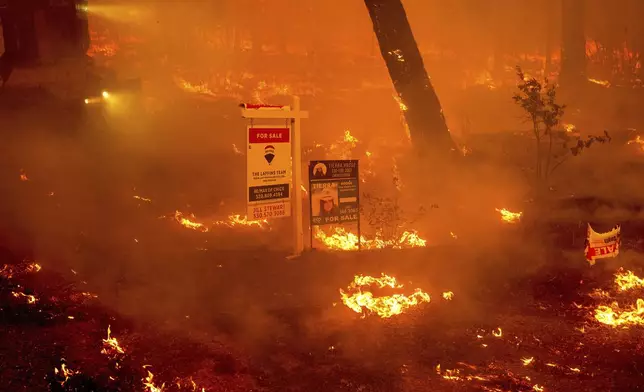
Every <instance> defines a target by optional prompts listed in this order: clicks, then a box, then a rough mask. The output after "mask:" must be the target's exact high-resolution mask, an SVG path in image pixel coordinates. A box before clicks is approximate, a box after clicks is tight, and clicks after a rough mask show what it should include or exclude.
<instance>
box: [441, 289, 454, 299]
mask: <svg viewBox="0 0 644 392" xmlns="http://www.w3.org/2000/svg"><path fill="white" fill-rule="evenodd" d="M453 298H454V293H452V292H451V291H446V292H444V293H443V299H444V300H446V301H451V300H452V299H453Z"/></svg>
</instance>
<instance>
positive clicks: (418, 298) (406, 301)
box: [340, 274, 430, 318]
mask: <svg viewBox="0 0 644 392" xmlns="http://www.w3.org/2000/svg"><path fill="white" fill-rule="evenodd" d="M372 285H375V286H377V287H378V288H381V289H382V288H384V287H389V288H397V289H400V288H402V287H403V285H402V284H398V282H397V281H396V278H394V277H393V276H388V275H385V274H382V276H381V277H380V278H374V277H371V276H362V275H356V276H355V277H354V279H353V282H351V284H350V285H349V287H348V288H347V291H346V292H345V291H344V290H342V289H340V295H341V296H342V302H343V303H344V304H345V305H346V306H347V307H348V308H350V309H351V310H353V311H354V312H356V313H362V314H363V317H366V314H367V312H368V313H373V314H376V315H378V316H379V317H380V318H389V317H392V316H396V315H399V314H402V313H403V312H404V311H405V310H406V309H408V308H410V307H413V306H417V305H419V304H421V303H423V302H429V301H430V297H429V294H427V293H425V292H423V291H422V290H421V289H416V290H415V291H414V293H413V294H411V295H409V296H406V295H404V294H393V295H389V296H381V297H375V296H374V294H373V293H372V292H370V291H367V290H365V288H367V287H369V286H372Z"/></svg>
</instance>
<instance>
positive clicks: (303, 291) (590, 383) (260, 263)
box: [0, 249, 643, 391]
mask: <svg viewBox="0 0 644 392" xmlns="http://www.w3.org/2000/svg"><path fill="white" fill-rule="evenodd" d="M380 253H381V254H379V255H377V254H374V253H371V252H365V253H363V254H361V255H346V254H342V255H329V254H318V255H310V256H308V257H305V258H303V259H300V260H291V261H286V260H284V259H283V258H281V257H279V256H278V255H272V256H271V257H266V256H264V257H263V258H258V257H257V255H258V253H255V254H246V255H244V254H240V253H231V254H228V255H220V256H228V258H232V256H234V261H232V260H231V262H222V263H223V265H222V266H221V267H218V266H215V265H214V264H210V266H209V267H203V265H202V266H199V265H198V263H196V262H194V261H185V263H184V264H183V265H182V268H181V270H182V271H184V272H183V275H184V276H176V278H177V280H181V279H182V278H184V277H185V276H188V275H189V276H192V277H193V279H194V281H195V286H198V282H199V279H208V280H209V281H211V283H212V285H211V287H201V288H200V289H197V290H195V292H194V293H193V296H192V298H191V299H188V298H187V297H186V298H184V299H182V300H175V301H174V302H175V303H180V304H181V305H182V306H183V310H184V313H188V314H186V315H185V316H184V317H181V316H180V314H181V312H180V311H178V310H177V309H176V308H175V309H168V310H167V312H166V313H165V314H163V315H161V314H155V315H148V316H146V317H142V315H143V314H144V313H146V312H145V310H143V309H145V308H148V307H154V306H155V305H156V306H158V305H159V304H158V302H162V301H164V299H163V297H162V296H157V295H154V293H153V291H152V290H149V289H145V290H144V291H145V292H146V293H148V294H150V295H146V296H145V297H144V298H138V299H137V305H136V307H137V308H138V309H139V312H138V314H137V315H132V314H131V315H127V314H123V313H120V314H119V312H118V311H115V310H113V309H114V308H117V307H118V306H117V305H116V306H115V305H114V304H109V303H103V302H102V297H101V295H100V294H99V297H98V298H96V299H94V298H87V297H84V296H82V295H79V294H78V293H81V292H84V290H88V289H87V287H92V284H91V282H87V283H83V282H82V281H79V280H75V281H70V280H68V279H66V278H65V277H64V276H62V275H60V274H58V273H54V272H51V271H48V270H47V265H46V264H44V268H43V270H41V271H40V272H37V273H25V274H23V275H20V276H16V277H14V278H13V279H11V280H6V279H5V280H3V281H2V282H1V289H0V290H1V291H0V298H1V301H2V310H1V313H0V314H1V316H2V319H1V323H2V324H1V325H2V329H3V334H2V336H1V337H0V362H1V365H2V366H1V367H0V368H1V369H2V372H1V374H2V380H3V390H7V391H23V390H24V391H32V390H33V391H37V390H48V388H51V390H79V391H90V390H101V391H121V390H123V391H130V390H131V391H135V390H144V389H143V386H142V384H141V381H140V379H141V378H143V376H144V370H143V368H142V366H143V365H151V368H150V370H151V371H153V373H155V374H156V379H158V380H160V381H163V382H166V383H167V386H168V388H169V389H168V390H172V388H173V385H172V384H173V381H175V380H183V381H187V380H189V378H192V379H194V380H195V382H197V383H198V384H199V385H200V386H203V387H205V388H207V390H212V391H219V390H221V391H224V390H226V391H237V390H239V391H249V390H259V391H304V390H311V391H330V390H362V391H393V390H400V391H415V390H436V391H457V390H458V391H461V390H462V391H470V390H471V391H477V390H488V391H497V390H498V391H529V390H534V389H533V388H534V385H539V386H543V387H544V388H545V389H544V390H547V391H563V390H584V391H624V390H629V391H630V390H639V388H640V383H641V380H642V373H641V367H642V360H643V358H642V354H641V353H642V351H641V350H642V346H641V330H640V329H639V328H632V329H627V330H626V329H624V330H617V329H612V328H610V327H606V326H603V325H601V324H598V323H597V322H595V321H594V320H593V319H592V308H593V307H594V306H595V305H596V304H597V302H596V300H594V299H591V298H590V297H589V296H588V294H589V293H590V291H591V290H592V289H593V288H596V287H605V288H606V289H608V290H611V283H612V281H611V277H612V272H613V271H612V270H611V269H612V268H613V266H606V267H605V268H602V267H601V266H600V267H598V269H594V270H593V269H589V268H582V266H575V267H564V266H563V265H565V264H564V263H562V262H561V261H562V260H563V258H562V259H560V260H558V261H553V262H551V263H549V264H547V265H542V266H540V267H538V268H537V269H535V270H534V273H531V274H527V275H526V274H520V273H518V271H516V268H517V263H522V260H521V254H520V253H519V252H517V251H516V249H515V250H514V255H513V257H510V258H508V259H507V260H506V261H505V262H503V263H499V262H498V256H497V261H496V262H494V263H490V262H489V260H490V258H491V257H493V256H494V255H495V254H496V252H492V251H491V250H490V253H489V254H487V255H486V254H479V255H478V256H474V255H472V254H471V253H470V252H464V251H463V250H462V249H461V250H459V249H423V250H410V251H398V252H394V251H391V252H387V251H383V252H380ZM511 253H513V251H512V249H504V250H503V253H502V254H504V255H506V256H507V255H510V254H511ZM213 256H215V255H213ZM402 258H404V259H405V261H404V262H401V261H400V260H401V259H402ZM524 260H525V259H524ZM3 263H5V264H6V263H8V264H12V263H17V264H21V263H22V264H24V263H23V262H22V260H21V258H16V257H15V255H12V254H10V253H8V252H3ZM43 263H44V262H43ZM611 264H615V265H617V263H611ZM196 268H201V271H200V274H199V276H197V275H196V274H195V272H194V270H195V269H196ZM513 268H514V269H515V271H514V272H512V271H511V269H513ZM381 271H386V272H387V273H389V274H391V275H395V276H397V277H398V278H399V279H400V281H401V282H403V283H407V282H408V281H409V280H413V286H411V287H421V288H423V289H424V290H426V291H427V292H429V293H431V294H432V296H433V300H432V302H431V303H429V304H426V305H424V306H422V307H421V308H419V309H416V310H414V311H409V312H408V313H406V314H403V315H402V316H399V317H394V318H391V319H380V318H377V317H375V316H370V317H366V318H360V317H359V315H357V314H355V313H352V312H351V311H350V310H348V309H347V308H345V307H344V306H343V305H342V304H341V303H340V304H337V302H339V301H338V297H339V296H338V291H337V290H338V287H343V286H346V282H349V281H350V280H351V278H352V276H353V274H355V273H363V274H373V275H377V274H378V273H379V272H381ZM636 272H639V271H637V270H636ZM176 273H177V274H181V272H179V271H176ZM167 283H168V284H170V282H167ZM183 288H184V289H186V290H187V289H188V287H183ZM176 289H177V288H176V287H175V288H170V289H168V291H171V292H175V293H177V294H179V291H177V290H176ZM448 289H452V290H453V291H454V293H455V296H454V298H453V300H451V301H446V300H444V299H442V298H441V296H440V293H441V292H442V291H444V290H448ZM11 291H22V292H25V293H26V294H33V295H35V296H37V298H39V301H38V302H37V303H36V304H28V303H26V301H25V299H24V298H14V297H13V296H11V295H10V292H11ZM105 295H106V297H110V294H109V293H105ZM132 299H133V297H130V300H132ZM165 300H166V301H167V299H165ZM336 304H337V305H336ZM334 305H335V306H334ZM69 316H72V317H73V319H70V318H69ZM108 325H111V330H112V333H113V336H114V337H117V339H119V341H120V343H121V345H122V347H123V348H124V350H125V354H124V355H116V356H113V355H112V356H110V355H104V354H101V349H102V348H103V347H104V345H103V343H102V339H104V338H105V337H106V329H107V326H108ZM497 328H501V330H500V331H501V333H502V335H501V336H495V335H494V333H496V334H497V335H498V334H499V330H497ZM522 358H534V360H533V362H532V363H531V364H529V365H527V366H524V365H523V363H522V361H521V359H522ZM61 361H65V363H66V364H67V366H68V367H69V368H70V369H73V370H75V371H79V372H81V373H80V374H79V375H76V376H74V377H72V378H70V379H69V380H68V381H67V382H65V383H64V386H63V387H62V388H61V387H60V386H59V384H58V382H62V381H63V380H62V379H55V378H54V373H53V370H54V368H55V367H59V368H60V364H61ZM117 363H119V364H120V368H116V364H117ZM437 365H440V371H441V372H442V373H441V374H438V371H437V368H436V366H437ZM448 369H449V370H448ZM450 370H451V371H452V373H450V372H449V371H450ZM446 372H447V373H446ZM448 376H452V377H454V378H455V379H453V380H450V379H446V377H448ZM468 377H469V379H468Z"/></svg>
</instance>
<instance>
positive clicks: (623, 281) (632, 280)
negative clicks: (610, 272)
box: [615, 269, 644, 291]
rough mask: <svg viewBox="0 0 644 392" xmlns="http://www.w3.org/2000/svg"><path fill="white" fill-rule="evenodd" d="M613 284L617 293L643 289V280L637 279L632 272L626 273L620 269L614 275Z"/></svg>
mask: <svg viewBox="0 0 644 392" xmlns="http://www.w3.org/2000/svg"><path fill="white" fill-rule="evenodd" d="M615 283H616V284H617V287H618V288H619V291H627V290H632V289H635V288H644V279H642V278H640V277H638V276H637V275H635V274H634V273H633V271H626V272H624V271H623V270H621V269H620V271H618V272H617V273H616V274H615Z"/></svg>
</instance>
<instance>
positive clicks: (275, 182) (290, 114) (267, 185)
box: [241, 97, 309, 256]
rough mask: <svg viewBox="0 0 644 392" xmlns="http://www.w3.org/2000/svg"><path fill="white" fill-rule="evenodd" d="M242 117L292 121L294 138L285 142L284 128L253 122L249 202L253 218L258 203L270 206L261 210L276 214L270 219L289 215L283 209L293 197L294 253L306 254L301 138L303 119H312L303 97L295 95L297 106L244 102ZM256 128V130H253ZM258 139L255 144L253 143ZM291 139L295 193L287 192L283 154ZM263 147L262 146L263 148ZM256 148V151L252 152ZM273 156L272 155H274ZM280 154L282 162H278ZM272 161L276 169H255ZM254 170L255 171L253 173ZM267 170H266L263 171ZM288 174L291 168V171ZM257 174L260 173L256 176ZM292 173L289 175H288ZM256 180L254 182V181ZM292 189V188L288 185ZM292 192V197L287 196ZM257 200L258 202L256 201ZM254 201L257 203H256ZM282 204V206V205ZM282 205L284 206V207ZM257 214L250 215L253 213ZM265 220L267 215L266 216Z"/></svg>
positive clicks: (250, 139) (291, 129)
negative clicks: (304, 105)
mask: <svg viewBox="0 0 644 392" xmlns="http://www.w3.org/2000/svg"><path fill="white" fill-rule="evenodd" d="M241 108H242V117H243V118H249V119H251V124H252V120H253V119H262V120H264V119H284V120H287V121H288V120H290V138H289V139H288V141H285V137H284V136H285V135H284V133H285V130H286V128H284V127H281V128H280V127H276V126H270V127H269V126H266V127H259V126H257V127H254V126H252V125H251V127H249V129H248V133H247V135H248V136H247V137H248V142H249V143H248V146H249V150H248V152H247V153H248V159H247V162H248V187H249V189H248V191H249V193H248V202H249V218H252V217H253V216H254V213H255V211H256V210H255V208H258V207H257V206H264V207H269V206H272V207H269V208H266V209H262V207H259V211H258V213H259V214H260V215H261V214H267V215H271V212H272V215H271V216H266V218H271V217H279V216H288V215H287V214H282V213H281V211H286V208H287V205H286V201H287V199H291V200H292V203H290V205H291V209H292V214H290V215H291V216H292V218H293V236H294V239H293V253H294V256H298V255H300V254H302V252H303V251H304V228H303V223H302V147H301V141H300V135H301V133H300V120H301V119H302V118H308V117H309V113H308V112H306V111H301V110H300V98H299V97H293V107H290V106H279V105H254V104H242V105H241ZM252 129H255V131H252V132H253V133H252V134H251V130H252ZM251 141H255V143H251ZM289 142H290V147H291V154H290V156H289V158H290V159H289V160H290V162H292V164H291V168H292V170H290V172H291V176H292V182H291V183H292V187H291V190H292V191H291V192H285V188H284V187H283V186H281V185H282V184H283V181H282V180H283V178H284V173H283V170H284V168H283V166H284V164H283V161H282V160H281V159H283V158H284V156H283V153H284V152H285V151H284V150H285V148H287V147H286V145H287V144H288V143H289ZM260 146H262V147H261V148H260ZM251 151H252V152H251ZM271 155H272V156H271ZM278 156H280V161H279V163H278ZM268 160H272V161H273V162H275V165H276V166H275V168H274V169H273V168H271V169H270V170H263V171H262V170H259V171H258V170H255V169H256V168H260V169H261V168H262V165H264V166H265V163H269V165H268V166H271V165H273V163H272V162H268ZM253 172H254V173H253ZM263 172H266V173H263ZM287 173H288V170H287ZM254 174H257V175H254ZM286 175H288V174H286ZM251 180H252V181H251ZM286 190H288V187H286ZM286 194H288V196H286ZM252 200H254V201H252ZM252 203H255V206H253V204H252ZM280 206H282V207H280ZM280 208H282V209H281V210H280ZM251 211H252V212H253V214H250V212H251ZM262 219H265V218H262Z"/></svg>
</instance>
